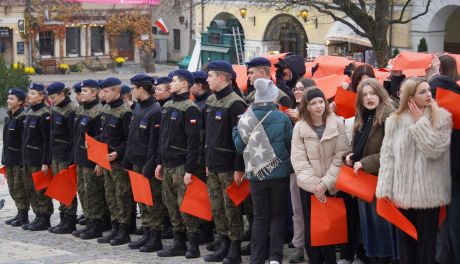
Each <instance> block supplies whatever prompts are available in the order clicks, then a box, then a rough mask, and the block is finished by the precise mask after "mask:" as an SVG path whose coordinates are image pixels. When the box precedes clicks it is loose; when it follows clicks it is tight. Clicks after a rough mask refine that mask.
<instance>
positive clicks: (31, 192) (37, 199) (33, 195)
mask: <svg viewBox="0 0 460 264" xmlns="http://www.w3.org/2000/svg"><path fill="white" fill-rule="evenodd" d="M40 170H41V167H30V166H25V167H24V175H23V176H24V187H25V190H26V193H27V199H28V200H29V201H30V205H31V206H32V210H33V211H34V213H35V214H48V215H52V214H53V211H54V207H53V201H52V199H51V198H50V197H48V196H46V195H45V191H46V189H44V190H40V191H38V192H37V191H36V190H35V187H34V180H33V179H32V173H34V172H36V171H40Z"/></svg>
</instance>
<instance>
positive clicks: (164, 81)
mask: <svg viewBox="0 0 460 264" xmlns="http://www.w3.org/2000/svg"><path fill="white" fill-rule="evenodd" d="M171 82H172V78H171V77H161V78H158V79H157V81H156V83H155V99H156V100H157V102H158V103H159V104H160V106H161V107H163V105H164V104H165V103H166V102H167V101H169V100H171V99H172V96H171V91H170V87H169V84H170V83H171Z"/></svg>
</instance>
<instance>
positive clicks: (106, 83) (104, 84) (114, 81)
mask: <svg viewBox="0 0 460 264" xmlns="http://www.w3.org/2000/svg"><path fill="white" fill-rule="evenodd" d="M99 84H100V86H101V89H104V88H108V87H113V86H117V85H121V81H120V79H118V78H115V77H109V78H107V79H105V80H102V81H101V82H100V83H99Z"/></svg>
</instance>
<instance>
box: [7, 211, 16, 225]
mask: <svg viewBox="0 0 460 264" xmlns="http://www.w3.org/2000/svg"><path fill="white" fill-rule="evenodd" d="M18 217H19V209H18V213H17V214H16V215H15V216H14V217H13V218H10V219H8V220H6V221H5V224H7V225H11V224H12V223H13V222H14V221H16V220H18Z"/></svg>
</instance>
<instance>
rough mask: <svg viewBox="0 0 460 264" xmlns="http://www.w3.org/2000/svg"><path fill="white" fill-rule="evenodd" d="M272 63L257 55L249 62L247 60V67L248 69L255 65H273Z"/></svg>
mask: <svg viewBox="0 0 460 264" xmlns="http://www.w3.org/2000/svg"><path fill="white" fill-rule="evenodd" d="M271 66H272V63H271V62H270V61H269V60H268V59H266V58H263V57H256V58H254V59H252V60H250V61H248V62H246V67H247V68H248V69H250V68H254V67H271Z"/></svg>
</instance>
